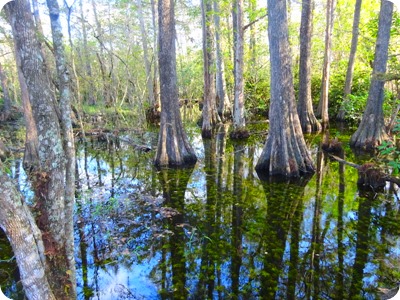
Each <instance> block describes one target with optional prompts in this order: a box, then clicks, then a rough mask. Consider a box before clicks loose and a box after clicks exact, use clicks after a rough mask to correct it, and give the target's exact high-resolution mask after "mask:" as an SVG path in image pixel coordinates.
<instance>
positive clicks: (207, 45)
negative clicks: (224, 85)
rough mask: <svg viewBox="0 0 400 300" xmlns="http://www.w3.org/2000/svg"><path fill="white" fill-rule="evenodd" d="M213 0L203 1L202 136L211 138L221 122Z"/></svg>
mask: <svg viewBox="0 0 400 300" xmlns="http://www.w3.org/2000/svg"><path fill="white" fill-rule="evenodd" d="M211 1H212V0H202V1H201V12H202V27H203V58H204V105H203V114H202V116H203V125H202V128H201V135H202V136H203V137H204V138H211V136H212V129H213V128H214V126H215V125H216V124H217V123H218V122H220V118H219V115H218V111H217V104H216V94H215V66H214V42H213V39H214V37H213V32H212V22H213V10H212V2H211Z"/></svg>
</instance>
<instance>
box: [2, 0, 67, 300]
mask: <svg viewBox="0 0 400 300" xmlns="http://www.w3.org/2000/svg"><path fill="white" fill-rule="evenodd" d="M5 10H6V13H7V14H8V17H9V20H10V24H11V28H12V33H13V38H14V43H15V49H16V55H17V56H19V59H20V63H21V69H22V72H23V75H24V78H25V81H26V86H27V88H28V93H29V97H30V102H31V105H32V112H33V116H34V119H35V124H36V129H37V137H38V158H39V161H38V164H37V170H35V172H34V173H33V174H31V178H30V179H31V180H32V187H33V188H34V192H35V201H36V209H37V210H38V211H39V214H38V217H37V220H36V222H37V224H38V227H39V228H40V230H41V232H42V238H43V242H44V247H45V254H46V274H47V279H48V281H49V283H50V286H51V288H52V290H53V293H54V295H55V296H56V298H57V299H69V298H71V297H72V298H74V297H75V296H74V288H73V286H74V285H75V282H73V280H74V277H75V275H74V269H72V270H71V269H70V263H69V261H70V259H71V257H70V256H69V255H68V254H69V250H70V248H69V247H71V245H67V244H68V243H71V242H73V240H72V241H71V239H70V236H69V235H68V228H66V224H67V223H68V222H71V223H72V222H73V220H72V219H68V220H67V217H70V215H69V214H68V204H66V203H65V192H66V191H65V184H66V181H65V174H66V165H65V158H66V157H65V152H64V148H63V141H62V138H61V129H60V124H59V119H58V116H57V113H56V110H55V106H56V104H57V101H56V99H54V93H53V92H52V89H51V83H50V79H49V76H48V74H47V70H46V68H45V66H44V64H43V63H44V61H43V57H42V55H41V51H40V43H39V40H38V37H37V35H36V31H35V26H34V22H33V18H32V14H31V11H30V4H29V1H27V0H16V1H11V2H9V3H7V4H6V5H5ZM60 92H61V91H60ZM65 113H66V115H67V113H68V112H65ZM67 116H68V117H70V116H69V115H67Z"/></svg>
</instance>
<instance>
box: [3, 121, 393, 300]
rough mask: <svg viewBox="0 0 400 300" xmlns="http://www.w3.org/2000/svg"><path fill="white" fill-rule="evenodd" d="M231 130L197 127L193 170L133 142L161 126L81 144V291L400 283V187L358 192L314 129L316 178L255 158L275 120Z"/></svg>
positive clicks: (335, 289) (200, 291) (291, 294)
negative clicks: (240, 135)
mask: <svg viewBox="0 0 400 300" xmlns="http://www.w3.org/2000/svg"><path fill="white" fill-rule="evenodd" d="M227 130H228V128H227V127H220V128H219V131H218V134H217V135H216V137H215V138H214V139H211V140H206V141H203V140H202V139H201V137H200V131H199V129H198V128H197V127H192V128H190V129H189V132H190V140H191V143H192V145H194V146H195V149H196V152H197V155H198V157H199V162H198V163H197V164H196V166H195V167H194V168H192V169H185V170H163V171H157V170H155V169H154V168H153V166H152V158H153V156H154V152H153V151H150V152H143V151H141V150H134V147H133V146H132V143H134V144H140V145H147V146H149V147H151V148H152V149H155V144H156V142H157V140H156V134H155V133H154V132H148V133H145V134H143V135H141V136H138V135H129V134H128V133H127V134H126V135H124V136H121V137H120V138H119V139H115V138H114V137H112V136H109V137H108V138H106V139H103V140H99V139H90V140H88V141H87V142H85V143H84V142H81V143H79V144H78V146H77V167H78V168H77V170H78V171H77V175H78V177H79V186H78V192H77V205H76V218H75V225H76V227H75V243H76V261H77V268H78V293H79V296H78V298H79V299H102V300H103V299H104V300H106V299H110V300H111V299H113V300H114V299H377V298H378V297H379V294H378V289H379V288H382V287H385V288H392V287H395V286H396V285H397V282H399V281H400V264H399V262H400V260H399V257H400V239H399V237H400V223H399V201H398V198H397V196H396V191H395V190H394V189H393V187H391V186H390V185H388V186H387V188H386V189H385V190H384V191H381V192H375V191H359V190H358V188H357V171H356V170H355V169H354V168H351V167H349V166H346V165H343V164H339V163H338V162H336V161H333V160H331V159H330V158H329V157H328V156H327V155H326V154H325V153H323V152H322V151H320V145H319V143H320V141H319V139H320V137H315V136H309V137H307V139H308V143H309V146H310V148H311V151H312V153H313V157H314V159H315V162H316V167H317V172H316V173H315V174H314V175H313V176H311V177H307V178H301V179H297V180H291V181H284V180H278V179H274V180H271V179H270V180H266V181H265V180H263V181H262V180H260V179H259V177H258V175H257V174H256V172H255V171H254V166H255V164H256V162H257V159H258V157H259V155H260V153H261V150H262V147H263V144H264V142H265V134H263V132H265V128H264V127H263V126H261V128H260V127H259V126H258V125H257V126H255V125H254V126H253V127H251V130H252V132H253V135H252V138H251V139H250V140H249V141H248V142H246V143H232V142H231V141H230V140H229V139H228V138H227V133H226V132H227ZM331 134H332V135H335V134H336V130H335V129H332V132H331ZM340 139H342V140H343V142H344V144H346V142H347V140H346V135H345V133H343V132H340ZM343 155H344V157H345V159H346V160H349V161H353V162H360V161H359V159H357V158H355V156H354V154H353V153H352V152H351V151H350V150H349V149H346V148H345V153H344V154H343ZM18 168H20V167H19V166H18V165H17V166H16V168H15V170H17V169H18ZM15 170H14V172H15ZM20 177H21V179H20V183H21V186H22V187H24V185H23V184H22V182H23V180H24V179H23V176H22V175H21V176H20ZM25 190H29V189H27V188H25ZM28 197H29V193H28ZM0 248H1V251H0V260H1V262H0V268H1V269H2V270H6V271H0V280H2V282H3V283H1V284H2V289H3V291H5V292H6V294H7V295H9V296H13V297H14V299H17V298H18V299H21V298H22V296H20V295H18V290H19V285H18V284H17V283H16V279H15V278H17V277H18V275H17V274H16V273H17V272H15V261H13V260H10V261H8V259H9V258H10V257H12V252H11V249H9V246H8V244H7V243H6V241H5V240H4V238H3V239H2V240H0Z"/></svg>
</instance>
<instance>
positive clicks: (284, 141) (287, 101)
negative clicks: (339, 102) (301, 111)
mask: <svg viewBox="0 0 400 300" xmlns="http://www.w3.org/2000/svg"><path fill="white" fill-rule="evenodd" d="M268 35H269V50H270V61H271V105H270V110H269V120H270V128H269V134H268V138H267V141H266V143H265V146H264V149H263V151H262V153H261V156H260V158H259V160H258V162H257V165H256V170H257V172H258V173H261V174H268V175H283V176H287V177H291V176H299V175H301V174H302V173H306V172H312V171H313V170H314V165H313V161H312V159H311V155H310V153H309V151H308V149H307V145H306V143H305V140H304V136H303V132H302V130H301V126H300V121H299V117H298V114H297V110H296V103H295V96H294V87H293V74H292V68H291V66H292V61H291V54H290V45H289V38H288V23H287V11H286V0H268Z"/></svg>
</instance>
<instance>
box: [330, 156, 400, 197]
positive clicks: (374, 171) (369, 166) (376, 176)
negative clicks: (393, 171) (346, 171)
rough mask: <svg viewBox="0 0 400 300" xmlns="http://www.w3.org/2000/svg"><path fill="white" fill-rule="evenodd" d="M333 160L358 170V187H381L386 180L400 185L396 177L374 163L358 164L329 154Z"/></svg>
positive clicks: (399, 180)
mask: <svg viewBox="0 0 400 300" xmlns="http://www.w3.org/2000/svg"><path fill="white" fill-rule="evenodd" d="M328 155H329V157H332V158H333V159H334V160H336V161H338V162H340V163H344V164H346V165H348V166H350V167H353V168H356V169H357V170H358V181H357V184H358V186H359V187H364V188H372V189H374V190H375V189H378V188H383V187H384V186H385V185H386V181H389V182H392V183H395V184H397V185H398V186H399V187H400V179H399V178H397V177H393V176H390V175H389V174H386V173H385V172H383V171H382V170H381V168H379V167H378V166H377V165H375V164H374V163H365V164H363V165H358V164H355V163H352V162H349V161H346V160H344V159H342V158H340V157H338V156H336V155H333V154H329V153H328Z"/></svg>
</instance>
